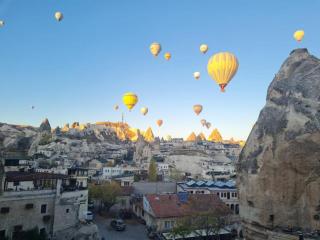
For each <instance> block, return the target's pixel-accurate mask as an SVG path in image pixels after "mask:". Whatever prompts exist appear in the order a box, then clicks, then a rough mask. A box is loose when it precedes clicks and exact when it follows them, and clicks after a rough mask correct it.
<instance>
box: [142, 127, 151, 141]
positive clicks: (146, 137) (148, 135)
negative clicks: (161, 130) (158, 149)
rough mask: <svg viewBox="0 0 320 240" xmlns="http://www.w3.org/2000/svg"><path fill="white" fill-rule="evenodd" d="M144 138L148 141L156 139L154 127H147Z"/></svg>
mask: <svg viewBox="0 0 320 240" xmlns="http://www.w3.org/2000/svg"><path fill="white" fill-rule="evenodd" d="M143 136H144V139H145V140H146V141H147V142H153V141H154V135H153V132H152V129H151V127H149V128H148V129H147V131H146V132H145V133H144V135H143Z"/></svg>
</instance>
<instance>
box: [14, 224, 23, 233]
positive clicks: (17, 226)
mask: <svg viewBox="0 0 320 240" xmlns="http://www.w3.org/2000/svg"><path fill="white" fill-rule="evenodd" d="M13 231H15V232H20V231H22V225H15V226H14V227H13Z"/></svg>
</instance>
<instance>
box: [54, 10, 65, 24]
mask: <svg viewBox="0 0 320 240" xmlns="http://www.w3.org/2000/svg"><path fill="white" fill-rule="evenodd" d="M54 17H55V19H56V20H57V21H58V22H60V21H61V20H62V19H63V14H62V13H61V12H56V13H55V14H54Z"/></svg>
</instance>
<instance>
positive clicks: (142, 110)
mask: <svg viewBox="0 0 320 240" xmlns="http://www.w3.org/2000/svg"><path fill="white" fill-rule="evenodd" d="M148 111H149V110H148V108H147V107H143V108H141V109H140V112H141V113H142V114H143V115H144V116H145V115H146V114H147V113H148Z"/></svg>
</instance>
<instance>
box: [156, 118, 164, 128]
mask: <svg viewBox="0 0 320 240" xmlns="http://www.w3.org/2000/svg"><path fill="white" fill-rule="evenodd" d="M162 124H163V121H162V120H161V119H159V120H157V125H158V126H159V127H161V125H162Z"/></svg>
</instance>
